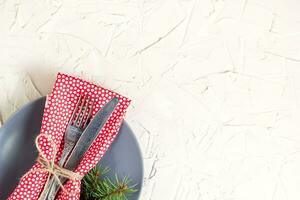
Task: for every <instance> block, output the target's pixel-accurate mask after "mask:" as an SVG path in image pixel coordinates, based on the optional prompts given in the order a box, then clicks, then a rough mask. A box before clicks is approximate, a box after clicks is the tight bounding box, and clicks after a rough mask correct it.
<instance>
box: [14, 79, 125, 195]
mask: <svg viewBox="0 0 300 200" xmlns="http://www.w3.org/2000/svg"><path fill="white" fill-rule="evenodd" d="M80 95H86V96H87V97H89V98H90V99H94V98H96V99H97V102H96V103H95V105H94V107H93V111H92V116H94V115H95V114H96V113H97V111H98V110H99V109H101V107H102V106H103V105H105V104H106V103H107V102H108V101H109V100H111V99H112V98H113V97H115V96H116V97H118V98H119V103H118V105H117V107H116V109H115V110H114V112H113V113H112V115H111V116H110V118H109V119H108V121H107V123H106V124H105V125H104V127H103V129H102V130H101V133H100V134H99V136H98V137H97V138H96V140H95V141H94V143H93V144H92V146H91V147H90V149H89V151H88V152H87V153H86V154H85V156H84V158H83V159H82V161H81V163H80V164H79V166H78V167H77V168H76V170H75V172H76V173H78V174H80V175H82V176H83V175H84V174H86V173H87V172H88V171H89V170H90V169H91V168H93V167H94V166H95V165H96V164H97V163H98V161H99V160H100V159H101V157H102V156H103V155H104V153H105V151H106V150H107V148H108V147H109V146H110V144H111V143H112V141H113V140H114V138H115V137H116V134H117V133H118V130H119V128H120V125H121V123H122V120H123V117H124V115H125V111H126V109H127V107H128V106H129V103H130V100H129V99H127V98H126V97H124V96H121V95H119V94H117V93H115V92H112V91H110V90H107V89H104V88H102V87H100V86H97V85H95V84H92V83H89V82H87V81H84V80H81V79H79V78H76V77H72V76H69V75H66V74H61V73H59V74H58V75H57V79H56V81H55V84H54V88H53V90H52V92H51V94H50V95H49V96H48V99H47V103H46V106H45V109H44V115H43V120H42V127H41V131H40V134H47V135H49V136H50V137H51V138H52V140H53V141H54V142H55V144H56V146H57V147H58V148H59V151H58V153H57V156H56V158H57V159H56V162H57V161H58V160H59V158H60V156H61V153H62V148H63V137H64V132H65V130H66V127H67V125H68V122H69V119H70V118H71V115H72V112H73V110H74V109H75V106H76V103H77V101H78V99H79V98H80ZM47 138H48V137H47ZM47 138H46V137H41V138H40V139H39V141H38V143H39V147H40V148H41V150H42V152H43V153H44V155H45V156H46V158H47V159H49V160H50V159H51V158H52V156H53V153H52V152H53V148H52V146H53V145H52V146H51V144H50V142H49V139H47ZM52 144H53V143H52ZM41 168H43V166H42V165H41V164H40V163H36V164H35V165H34V166H33V167H32V168H31V169H30V171H29V173H28V174H27V175H26V176H24V177H23V178H22V179H21V180H20V182H19V185H18V186H17V187H16V188H15V190H14V192H13V193H12V194H11V195H10V197H9V200H35V199H38V198H39V195H40V193H41V191H42V190H43V187H44V184H45V182H46V180H47V177H48V175H49V174H48V173H47V172H44V171H37V170H38V169H41ZM64 186H65V188H66V189H68V191H69V192H71V194H72V195H71V194H66V193H64V192H63V191H62V190H60V192H59V194H58V195H57V198H56V199H57V200H67V199H68V200H78V199H79V197H80V181H72V180H69V181H67V182H66V183H65V185H64Z"/></svg>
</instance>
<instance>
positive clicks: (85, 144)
mask: <svg viewBox="0 0 300 200" xmlns="http://www.w3.org/2000/svg"><path fill="white" fill-rule="evenodd" d="M118 103H119V99H118V98H117V97H114V98H113V99H111V100H110V101H109V102H108V103H107V104H105V105H104V106H103V107H102V109H100V110H99V111H98V112H97V113H96V115H95V117H94V118H93V119H92V121H91V122H90V123H89V125H88V126H87V127H86V128H85V130H84V131H83V133H82V135H81V136H80V138H79V140H78V142H77V143H76V145H75V147H74V149H73V150H72V152H71V153H70V156H69V158H68V159H67V161H66V162H65V163H64V168H65V169H68V170H71V171H73V170H74V169H75V168H76V167H77V166H78V165H79V163H80V162H81V160H82V158H83V157H84V155H85V153H86V152H87V151H88V150H89V148H90V147H91V146H92V144H93V142H94V140H95V139H96V138H97V136H98V135H99V134H100V131H101V129H102V128H103V126H104V125H105V124H106V122H107V120H108V119H109V117H110V116H111V114H112V112H113V111H114V110H115V108H116V107H117V104H118ZM59 178H60V181H61V182H62V183H64V182H66V181H67V179H66V178H64V177H59ZM59 189H60V186H59V184H58V183H57V181H53V182H52V185H51V186H50V190H48V193H47V195H46V200H54V199H55V196H56V194H57V192H58V191H59Z"/></svg>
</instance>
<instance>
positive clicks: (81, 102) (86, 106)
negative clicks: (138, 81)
mask: <svg viewBox="0 0 300 200" xmlns="http://www.w3.org/2000/svg"><path fill="white" fill-rule="evenodd" d="M94 103H95V101H91V100H90V99H88V98H87V97H86V96H82V95H81V96H80V97H79V99H78V101H77V103H76V107H75V109H74V111H73V113H72V116H71V119H70V121H69V124H68V126H67V129H66V133H65V136H64V147H63V151H62V155H61V158H60V160H59V163H58V165H59V166H61V167H62V166H63V165H64V163H65V162H66V160H67V158H68V156H69V154H70V152H71V151H72V149H73V148H74V146H75V144H76V143H77V141H78V139H79V137H80V136H81V134H82V132H83V130H84V129H85V127H86V126H87V124H88V121H89V119H90V117H91V114H92V109H93V107H94ZM53 181H54V177H53V176H52V177H51V178H50V180H49V182H48V184H47V185H45V187H44V190H43V192H42V194H41V195H40V199H45V198H46V195H47V193H48V192H49V189H50V186H51V185H52V182H53Z"/></svg>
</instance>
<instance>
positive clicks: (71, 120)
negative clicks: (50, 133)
mask: <svg viewBox="0 0 300 200" xmlns="http://www.w3.org/2000/svg"><path fill="white" fill-rule="evenodd" d="M81 99H82V95H81V94H80V96H79V99H78V101H77V103H76V106H75V109H74V111H73V113H72V116H71V118H70V122H69V124H71V125H72V123H73V122H74V120H75V117H76V113H77V110H78V106H79V104H80V101H81Z"/></svg>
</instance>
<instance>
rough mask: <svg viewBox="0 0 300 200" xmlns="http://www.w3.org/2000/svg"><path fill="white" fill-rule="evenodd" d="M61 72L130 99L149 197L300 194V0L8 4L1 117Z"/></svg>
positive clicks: (0, 46)
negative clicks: (94, 83) (99, 85)
mask: <svg viewBox="0 0 300 200" xmlns="http://www.w3.org/2000/svg"><path fill="white" fill-rule="evenodd" d="M58 71H60V72H65V73H69V74H72V75H76V76H80V77H82V78H85V79H87V80H90V81H93V82H96V83H98V84H101V85H102V86H103V87H106V88H109V89H113V90H115V91H117V92H119V93H121V94H124V95H126V96H127V97H129V98H131V99H132V100H133V101H132V105H131V107H130V109H129V111H128V113H127V116H126V120H127V121H128V122H129V124H130V126H131V127H132V128H133V130H134V132H135V133H136V136H137V138H138V141H139V143H140V146H141V149H142V152H143V158H144V162H145V179H144V187H143V192H142V196H141V200H169V199H170V200H299V199H300V1H299V0H56V1H54V0H53V1H51V0H0V86H1V97H0V113H1V122H3V121H5V120H6V119H7V117H8V116H9V115H10V114H11V113H12V112H13V111H15V110H16V109H18V108H20V106H22V105H23V104H25V103H26V102H29V101H31V100H33V99H36V98H38V97H39V96H41V95H46V94H47V93H49V91H50V89H51V87H52V84H53V81H54V79H55V75H56V73H57V72H58Z"/></svg>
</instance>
